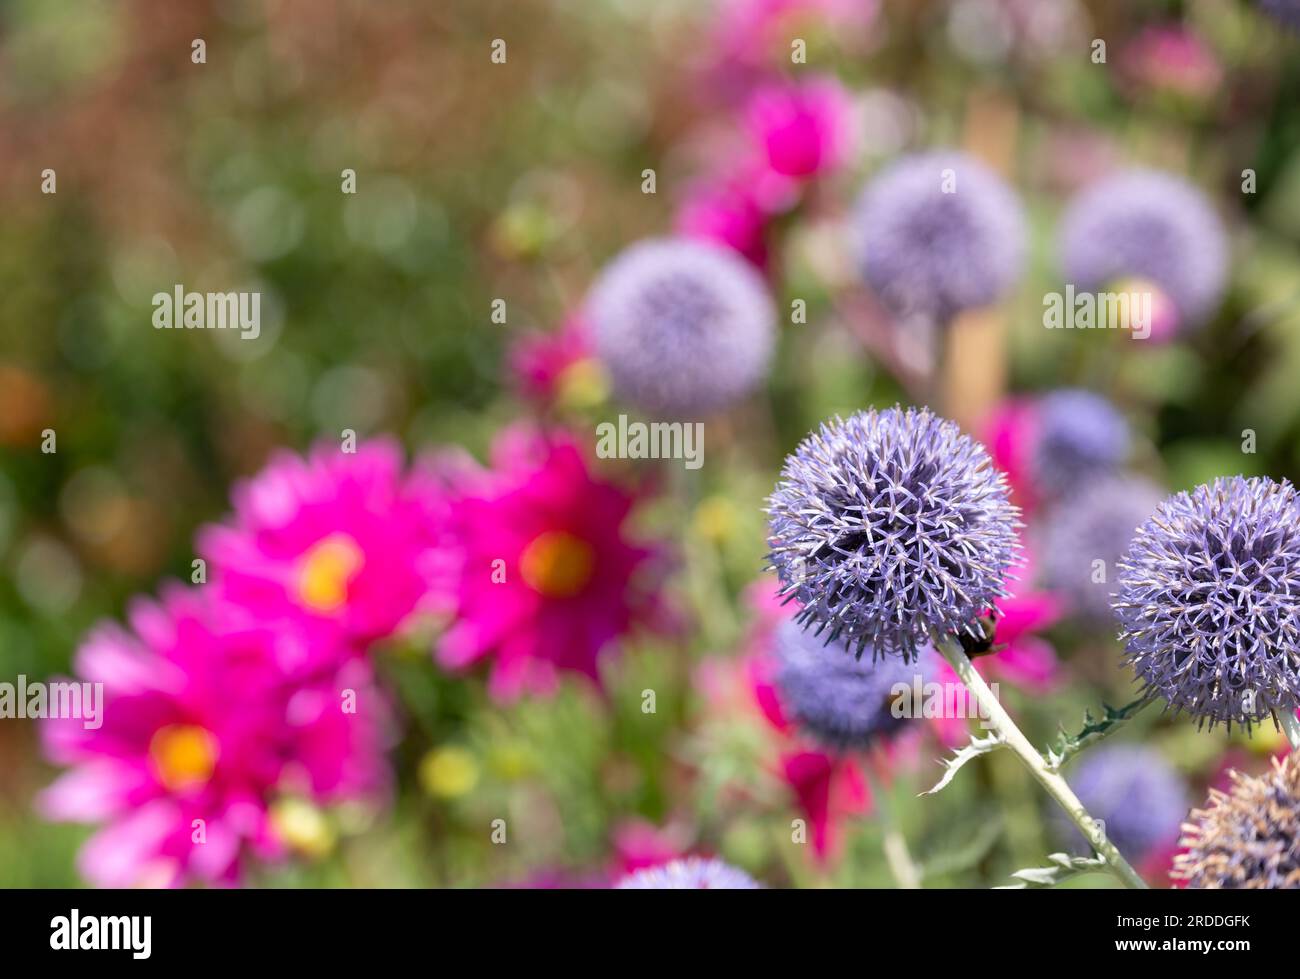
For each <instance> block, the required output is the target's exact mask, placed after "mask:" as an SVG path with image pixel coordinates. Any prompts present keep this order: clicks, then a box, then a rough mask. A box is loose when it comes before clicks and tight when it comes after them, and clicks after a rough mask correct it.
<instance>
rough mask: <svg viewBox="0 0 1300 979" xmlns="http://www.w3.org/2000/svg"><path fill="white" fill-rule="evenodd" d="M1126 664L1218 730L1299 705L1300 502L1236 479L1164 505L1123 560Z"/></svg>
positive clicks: (1119, 609)
mask: <svg viewBox="0 0 1300 979" xmlns="http://www.w3.org/2000/svg"><path fill="white" fill-rule="evenodd" d="M1119 566H1120V573H1119V593H1118V596H1117V598H1116V600H1115V602H1114V608H1115V614H1116V617H1117V618H1118V619H1119V623H1120V627H1121V633H1120V638H1121V639H1122V640H1123V642H1124V644H1125V650H1126V659H1127V661H1128V662H1129V663H1131V664H1132V666H1133V668H1134V670H1135V671H1136V672H1137V676H1138V679H1139V680H1140V681H1142V683H1143V684H1144V693H1146V694H1148V695H1156V696H1160V697H1162V698H1164V700H1165V701H1166V702H1167V703H1168V704H1169V706H1170V707H1172V708H1173V709H1174V710H1175V712H1178V711H1186V712H1187V713H1189V714H1191V715H1192V716H1193V717H1195V718H1196V719H1197V722H1198V725H1199V724H1203V723H1205V722H1206V721H1208V722H1209V724H1210V726H1211V727H1213V726H1214V725H1215V724H1217V723H1220V722H1224V723H1227V724H1228V725H1231V724H1232V722H1234V721H1236V722H1237V723H1239V724H1244V725H1246V727H1247V729H1248V730H1249V728H1250V726H1251V724H1252V723H1253V722H1255V721H1258V720H1261V719H1263V718H1264V717H1267V716H1269V715H1270V713H1271V712H1272V711H1274V710H1278V711H1294V710H1295V709H1296V706H1297V705H1300V502H1297V496H1296V491H1295V488H1294V487H1292V485H1291V484H1290V483H1289V482H1287V481H1286V480H1283V481H1282V482H1281V483H1275V482H1273V481H1272V480H1271V479H1266V478H1262V477H1258V478H1253V479H1246V478H1244V477H1242V476H1233V477H1232V478H1230V479H1216V480H1215V481H1214V482H1213V483H1211V484H1209V485H1202V486H1198V487H1196V488H1195V489H1194V490H1192V491H1191V492H1190V493H1179V494H1177V495H1175V496H1172V497H1170V498H1169V499H1167V500H1165V501H1164V502H1163V503H1162V504H1160V506H1159V507H1158V508H1157V509H1156V511H1155V514H1154V515H1153V516H1152V517H1151V518H1150V519H1148V520H1147V521H1146V522H1145V523H1144V524H1143V525H1142V526H1141V527H1140V528H1139V529H1138V532H1137V535H1136V536H1135V537H1134V538H1133V542H1132V543H1131V544H1130V546H1129V549H1128V551H1127V553H1126V554H1125V556H1124V557H1123V558H1122V559H1121V560H1120V564H1119Z"/></svg>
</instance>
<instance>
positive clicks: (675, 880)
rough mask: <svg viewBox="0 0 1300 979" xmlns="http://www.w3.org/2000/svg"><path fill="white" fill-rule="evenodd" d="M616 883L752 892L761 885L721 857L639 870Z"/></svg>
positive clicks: (653, 888)
mask: <svg viewBox="0 0 1300 979" xmlns="http://www.w3.org/2000/svg"><path fill="white" fill-rule="evenodd" d="M616 886H617V887H618V889H619V890H651V891H660V890H691V891H720V890H730V891H744V890H751V891H752V890H755V889H757V888H759V887H761V886H762V885H761V884H759V883H758V882H757V881H756V880H754V878H752V877H750V876H749V874H747V873H745V872H744V871H743V870H737V869H736V868H735V867H733V866H731V865H730V864H726V863H723V862H722V861H721V860H706V859H704V858H703V857H687V858H686V859H684V860H673V861H671V862H670V863H665V864H662V865H660V866H658V867H646V868H644V869H642V870H637V871H635V872H633V873H630V874H628V875H627V876H626V877H624V878H623V879H622V880H620V881H619V882H618V884H617V885H616Z"/></svg>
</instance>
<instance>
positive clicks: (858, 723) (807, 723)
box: [773, 619, 937, 751]
mask: <svg viewBox="0 0 1300 979" xmlns="http://www.w3.org/2000/svg"><path fill="white" fill-rule="evenodd" d="M773 653H774V654H775V657H776V662H777V668H776V677H775V680H776V686H777V689H778V690H779V691H780V695H781V704H782V706H783V707H784V708H786V709H787V710H788V711H789V712H790V715H791V717H792V718H793V720H794V722H795V724H796V725H798V726H799V727H800V728H801V729H802V730H804V731H806V732H808V733H809V734H811V735H812V736H813V737H814V738H816V739H817V740H818V741H819V742H821V743H822V744H823V745H825V746H826V747H828V748H831V749H833V750H836V751H845V750H850V749H854V748H867V747H869V746H871V745H872V744H875V743H877V742H878V741H880V740H882V739H884V738H887V737H889V736H890V735H892V734H895V733H897V732H898V730H899V729H900V728H902V727H903V725H904V724H906V723H907V718H906V717H904V716H903V715H902V714H901V713H900V712H899V711H896V710H895V703H896V702H897V701H898V699H899V691H898V685H899V684H902V685H903V686H904V687H905V688H906V689H908V690H911V689H913V687H914V685H915V683H916V680H917V678H918V677H920V678H921V681H922V682H923V683H924V681H925V680H926V678H927V677H928V675H929V673H930V672H931V671H932V670H933V669H934V665H935V661H934V657H935V656H936V655H937V654H936V653H934V651H933V650H930V649H927V650H925V651H923V652H922V653H921V654H920V656H919V658H918V660H917V661H916V662H915V663H907V662H904V661H903V660H901V659H899V658H898V657H893V658H889V659H885V660H883V661H881V662H879V663H877V662H874V661H873V660H872V659H867V658H866V657H859V656H854V655H853V654H852V653H851V652H850V651H849V650H848V649H847V648H846V647H845V645H844V644H843V643H839V642H832V643H829V644H828V643H825V642H823V641H822V640H821V639H819V638H818V637H816V636H814V635H812V634H811V633H809V632H808V631H807V630H806V629H803V628H801V627H800V626H799V624H798V623H797V622H795V621H794V620H793V619H786V620H785V621H784V622H782V623H781V625H780V626H779V627H778V628H777V631H776V636H775V637H774V640H773Z"/></svg>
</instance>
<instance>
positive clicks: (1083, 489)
mask: <svg viewBox="0 0 1300 979" xmlns="http://www.w3.org/2000/svg"><path fill="white" fill-rule="evenodd" d="M1163 499H1164V493H1163V492H1162V491H1161V489H1160V488H1159V487H1158V486H1156V485H1155V484H1154V483H1152V482H1150V481H1149V480H1146V479H1142V478H1140V477H1136V476H1114V477H1103V478H1101V479H1094V480H1088V481H1085V482H1083V483H1081V484H1080V485H1079V487H1078V489H1077V490H1076V491H1075V492H1073V493H1071V494H1070V495H1069V496H1067V497H1065V498H1064V499H1062V500H1060V501H1058V502H1057V503H1056V504H1055V505H1054V506H1053V507H1052V508H1051V509H1049V510H1048V511H1047V513H1046V514H1045V515H1044V518H1043V523H1042V525H1041V526H1042V530H1041V532H1040V534H1039V540H1038V547H1036V548H1035V549H1034V553H1035V554H1037V555H1038V564H1039V569H1040V573H1041V575H1042V583H1043V585H1044V586H1046V587H1047V588H1048V589H1049V590H1051V591H1053V592H1055V593H1057V594H1058V595H1060V596H1061V597H1062V598H1064V599H1065V601H1066V602H1067V603H1069V606H1070V608H1071V609H1072V610H1073V611H1074V613H1075V614H1076V615H1077V616H1079V617H1080V618H1081V619H1083V620H1085V621H1087V622H1091V623H1108V622H1110V621H1111V611H1110V600H1111V595H1112V594H1113V593H1114V589H1115V574H1116V568H1117V564H1118V562H1119V559H1120V556H1121V555H1123V554H1124V552H1125V551H1127V550H1128V545H1129V542H1130V541H1132V540H1133V535H1134V534H1135V533H1137V529H1138V527H1140V526H1141V525H1142V524H1143V523H1145V522H1146V520H1147V518H1148V517H1150V516H1151V514H1152V513H1153V512H1155V508H1156V507H1157V506H1159V505H1160V502H1161V501H1162V500H1163Z"/></svg>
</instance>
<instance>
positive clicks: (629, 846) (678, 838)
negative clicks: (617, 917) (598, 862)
mask: <svg viewBox="0 0 1300 979" xmlns="http://www.w3.org/2000/svg"><path fill="white" fill-rule="evenodd" d="M613 837H614V855H615V860H614V864H613V869H612V871H611V873H610V878H611V879H612V880H618V879H620V878H622V877H624V876H626V875H627V874H630V873H632V872H634V871H637V870H643V869H644V868H646V867H658V866H660V865H661V864H665V863H669V862H671V861H673V860H676V859H678V858H680V857H684V856H686V854H687V849H688V845H689V843H690V839H689V834H688V832H687V831H686V830H685V829H684V827H682V826H680V825H670V826H665V827H662V828H661V827H659V826H656V825H655V824H654V823H651V822H648V821H646V820H644V819H629V820H625V821H624V822H621V823H619V824H618V825H617V826H616V827H614V834H613Z"/></svg>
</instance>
